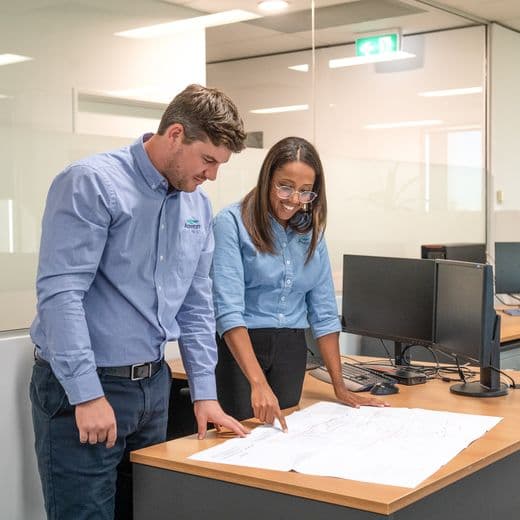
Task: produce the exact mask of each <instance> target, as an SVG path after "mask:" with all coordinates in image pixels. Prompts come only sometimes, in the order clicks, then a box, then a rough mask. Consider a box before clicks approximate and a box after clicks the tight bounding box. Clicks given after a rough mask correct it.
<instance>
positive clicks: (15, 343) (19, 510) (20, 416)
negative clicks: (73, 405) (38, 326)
mask: <svg viewBox="0 0 520 520" xmlns="http://www.w3.org/2000/svg"><path fill="white" fill-rule="evenodd" d="M0 351H1V353H2V363H3V365H4V372H3V376H2V378H1V379H0V400H1V408H0V409H1V410H2V427H1V428H0V443H1V445H2V446H3V450H2V463H1V467H2V470H1V471H0V517H1V518H6V519H7V518H9V519H10V520H41V519H43V518H44V517H45V513H44V509H43V496H42V491H41V486H40V480H39V475H38V467H37V464H36V456H35V454H34V434H33V429H32V419H31V407H30V401H29V381H30V378H31V373H32V366H33V364H34V358H33V346H32V344H31V341H30V339H29V337H28V336H27V335H24V334H20V335H14V334H6V333H3V334H2V335H1V336H0Z"/></svg>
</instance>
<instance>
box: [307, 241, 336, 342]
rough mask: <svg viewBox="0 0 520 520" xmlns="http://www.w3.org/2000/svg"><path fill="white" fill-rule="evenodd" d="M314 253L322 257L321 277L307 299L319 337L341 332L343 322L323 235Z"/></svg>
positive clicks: (314, 327) (316, 334) (315, 332)
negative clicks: (339, 314) (340, 316)
mask: <svg viewBox="0 0 520 520" xmlns="http://www.w3.org/2000/svg"><path fill="white" fill-rule="evenodd" d="M314 254H317V255H318V256H319V259H320V269H319V277H318V279H317V282H316V284H315V285H314V287H313V289H312V290H310V291H309V292H308V293H307V294H306V297H305V299H306V302H307V309H308V320H309V324H310V326H311V329H312V333H313V335H314V337H315V338H319V337H321V336H325V335H326V334H330V333H332V332H340V331H341V324H340V321H339V318H338V306H337V305H336V294H335V291H334V283H333V281H332V272H331V268H330V260H329V254H328V251H327V245H326V244H325V239H324V238H323V237H322V238H321V239H320V241H319V243H318V247H317V248H316V252H315V253H314Z"/></svg>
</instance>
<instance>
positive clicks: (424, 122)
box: [365, 119, 442, 130]
mask: <svg viewBox="0 0 520 520" xmlns="http://www.w3.org/2000/svg"><path fill="white" fill-rule="evenodd" d="M440 124H442V121H441V120H440V119H421V120H418V121H396V122H395V123H372V124H369V125H365V128H367V129H368V130H374V129H379V128H411V127H416V126H434V125H440Z"/></svg>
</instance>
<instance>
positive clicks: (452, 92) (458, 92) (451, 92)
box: [419, 87, 482, 97]
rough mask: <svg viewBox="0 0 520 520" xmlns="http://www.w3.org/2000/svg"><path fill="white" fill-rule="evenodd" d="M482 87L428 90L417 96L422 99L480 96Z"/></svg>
mask: <svg viewBox="0 0 520 520" xmlns="http://www.w3.org/2000/svg"><path fill="white" fill-rule="evenodd" d="M480 93H482V87H466V88H450V89H446V90H429V91H427V92H419V96H424V97H445V96H466V95H468V94H480Z"/></svg>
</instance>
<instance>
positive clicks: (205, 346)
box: [177, 226, 217, 401]
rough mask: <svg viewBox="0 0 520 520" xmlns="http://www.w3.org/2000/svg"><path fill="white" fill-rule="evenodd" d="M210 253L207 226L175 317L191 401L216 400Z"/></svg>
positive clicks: (210, 232) (211, 241)
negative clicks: (189, 284) (193, 268)
mask: <svg viewBox="0 0 520 520" xmlns="http://www.w3.org/2000/svg"><path fill="white" fill-rule="evenodd" d="M213 249H214V240H213V232H212V230H211V226H209V232H208V235H207V237H206V241H205V244H204V248H203V250H202V253H201V255H200V258H199V261H198V264H197V269H196V271H195V274H194V276H193V281H192V283H191V286H190V288H189V290H188V293H187V295H186V298H185V299H184V302H183V304H182V306H181V308H180V310H179V312H178V314H177V323H178V324H179V327H180V330H181V335H180V337H179V348H180V352H181V356H182V360H183V363H184V367H185V368H186V374H187V376H188V380H189V383H190V385H189V386H190V394H191V399H192V400H193V401H199V400H206V399H211V400H213V399H217V390H216V383H215V365H216V363H217V346H216V342H215V315H214V311H213V299H212V293H211V287H212V283H211V278H210V277H209V270H210V267H211V259H212V256H213Z"/></svg>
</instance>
